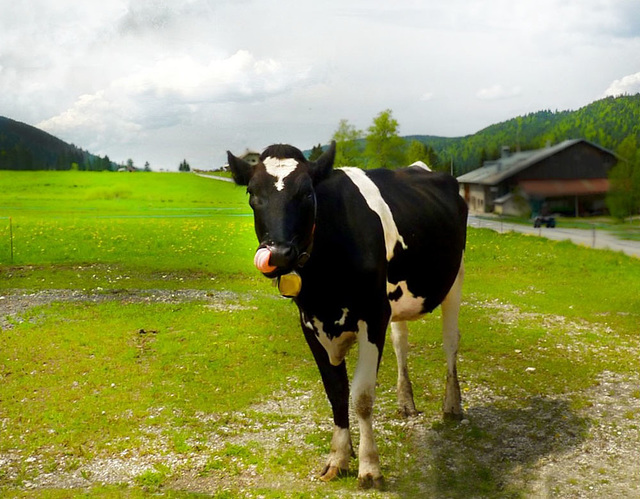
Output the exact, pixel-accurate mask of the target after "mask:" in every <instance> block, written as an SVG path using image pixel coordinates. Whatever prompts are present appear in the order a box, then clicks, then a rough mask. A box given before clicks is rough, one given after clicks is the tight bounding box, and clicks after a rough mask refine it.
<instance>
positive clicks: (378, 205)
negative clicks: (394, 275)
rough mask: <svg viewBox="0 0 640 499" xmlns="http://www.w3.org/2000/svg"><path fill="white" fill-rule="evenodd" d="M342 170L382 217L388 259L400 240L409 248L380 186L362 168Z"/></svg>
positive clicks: (350, 167)
mask: <svg viewBox="0 0 640 499" xmlns="http://www.w3.org/2000/svg"><path fill="white" fill-rule="evenodd" d="M340 170H342V171H343V172H344V173H346V174H347V176H348V177H349V178H350V179H351V181H352V182H353V183H354V184H355V186H356V187H357V188H358V190H359V191H360V194H362V197H363V198H364V200H365V201H366V202H367V204H368V205H369V208H371V210H373V211H374V212H375V213H376V214H377V215H378V216H379V217H380V221H381V222H382V229H383V231H384V243H385V247H386V250H387V261H390V260H391V259H392V258H393V250H394V249H395V247H396V244H397V243H398V242H399V243H400V244H401V245H402V247H403V248H404V249H407V245H406V244H405V243H404V239H403V238H402V236H401V235H400V232H398V227H397V226H396V222H395V220H394V219H393V215H392V214H391V209H390V208H389V205H388V204H387V203H386V202H385V200H384V199H383V198H382V194H380V189H378V186H377V185H376V184H374V183H373V181H372V180H371V179H370V178H369V177H368V176H367V174H366V173H365V172H364V171H362V170H361V169H360V168H354V167H352V166H347V167H344V168H340Z"/></svg>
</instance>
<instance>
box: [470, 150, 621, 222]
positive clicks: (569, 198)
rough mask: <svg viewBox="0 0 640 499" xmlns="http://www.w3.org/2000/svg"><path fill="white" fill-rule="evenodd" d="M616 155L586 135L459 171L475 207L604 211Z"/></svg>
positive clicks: (519, 211)
mask: <svg viewBox="0 0 640 499" xmlns="http://www.w3.org/2000/svg"><path fill="white" fill-rule="evenodd" d="M616 162H617V158H616V156H615V155H614V154H613V153H612V152H611V151H608V150H606V149H603V148H602V147H600V146H598V145H596V144H593V143H592V142H589V141H587V140H584V139H575V140H565V141H564V142H561V143H560V144H557V145H555V146H550V147H546V148H544V149H536V150H533V151H522V152H516V153H513V154H512V153H511V152H510V151H509V148H507V147H504V148H503V151H502V157H501V158H500V159H498V160H495V161H487V162H485V163H484V165H483V166H482V167H481V168H478V169H477V170H473V171H471V172H469V173H466V174H464V175H462V176H460V177H458V182H459V183H460V195H461V196H462V197H464V199H465V200H466V201H467V204H468V205H469V211H470V212H471V213H494V212H495V213H501V214H505V215H528V214H533V215H538V214H551V213H561V214H565V215H575V216H578V215H583V214H595V213H602V212H604V211H606V205H605V196H606V193H607V191H608V190H609V180H608V178H607V177H608V174H609V171H610V170H611V168H612V167H613V166H614V165H615V164H616Z"/></svg>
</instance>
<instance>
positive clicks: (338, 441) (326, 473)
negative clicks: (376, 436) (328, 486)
mask: <svg viewBox="0 0 640 499" xmlns="http://www.w3.org/2000/svg"><path fill="white" fill-rule="evenodd" d="M352 455H353V447H352V445H351V434H350V433H349V428H340V427H339V426H334V427H333V436H332V437H331V452H329V458H328V459H327V465H326V466H325V468H324V470H323V472H322V475H321V479H322V480H325V481H328V480H331V479H332V478H335V477H336V476H337V475H338V474H340V472H342V471H348V470H349V460H350V459H351V456H352Z"/></svg>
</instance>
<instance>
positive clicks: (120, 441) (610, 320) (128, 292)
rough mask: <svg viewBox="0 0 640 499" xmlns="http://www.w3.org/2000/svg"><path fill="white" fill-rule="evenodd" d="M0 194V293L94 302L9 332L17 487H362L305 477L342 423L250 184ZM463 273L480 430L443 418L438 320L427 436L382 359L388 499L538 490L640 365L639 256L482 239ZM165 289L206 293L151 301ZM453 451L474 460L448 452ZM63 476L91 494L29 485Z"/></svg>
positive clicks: (4, 443) (471, 406)
mask: <svg viewBox="0 0 640 499" xmlns="http://www.w3.org/2000/svg"><path fill="white" fill-rule="evenodd" d="M0 196H1V197H0V199H2V201H1V202H0V205H1V206H0V217H8V216H11V217H12V222H13V230H14V249H15V255H14V262H13V263H11V262H10V258H9V251H8V249H9V247H8V245H7V244H6V239H7V236H8V224H5V227H4V228H3V227H2V223H4V222H5V221H7V220H6V219H2V218H0V297H2V296H4V297H11V296H13V295H15V294H22V293H35V292H38V291H41V290H58V289H60V290H62V289H66V290H75V291H78V292H83V293H85V294H91V295H92V296H94V297H97V298H96V299H95V300H93V301H89V300H83V301H62V300H59V301H54V302H53V303H50V304H45V305H42V306H39V307H35V308H31V309H29V310H28V311H26V312H24V313H22V314H21V315H20V316H18V317H13V318H12V319H11V321H10V323H11V324H12V327H9V328H5V329H3V330H2V331H0V462H2V459H5V464H3V465H2V466H0V495H2V496H3V497H4V496H8V497H47V498H48V497H69V496H70V495H72V496H74V495H79V496H80V495H87V496H89V497H122V496H124V497H146V496H148V495H153V494H163V495H166V496H167V497H192V496H193V497H197V495H196V494H192V493H190V492H189V490H193V486H194V485H197V487H196V488H197V490H200V491H203V492H207V493H209V494H211V495H213V496H214V497H245V496H258V495H262V496H264V497H332V496H333V497H344V496H345V495H350V494H352V493H354V492H355V491H356V490H357V479H356V477H355V475H354V474H353V473H352V474H350V475H348V476H346V477H344V478H341V479H339V480H337V481H336V482H335V483H331V484H319V483H317V482H313V481H311V480H310V477H311V476H314V475H315V474H316V473H317V472H318V471H319V470H320V467H321V465H322V462H323V459H324V457H325V456H326V453H327V452H328V451H329V444H330V429H331V422H330V411H329V407H328V404H327V402H326V398H325V395H324V393H323V390H322V387H321V384H320V381H319V375H318V373H317V370H316V367H315V365H314V363H313V361H312V359H311V356H310V354H309V352H308V351H307V347H306V345H305V344H304V341H302V337H301V334H300V332H299V326H298V323H297V322H298V319H297V313H296V311H295V308H294V306H293V305H292V304H291V303H290V302H289V301H287V300H283V299H281V298H279V297H278V296H276V293H275V291H274V289H273V288H272V287H271V285H270V283H268V282H267V280H265V279H263V278H261V277H260V276H259V275H256V274H257V272H255V271H254V270H253V268H252V265H251V259H252V255H253V251H254V249H255V246H256V242H255V236H254V235H253V228H252V219H251V217H250V216H247V215H248V214H249V210H248V208H247V206H246V196H245V193H244V189H242V188H238V187H235V186H233V185H231V184H228V183H223V182H215V181H212V180H208V179H202V178H198V177H195V176H192V175H179V174H142V173H140V174H124V173H119V174H115V173H73V172H60V173H58V172H51V173H48V172H41V173H8V172H0ZM540 262H544V264H543V265H540ZM466 268H467V274H466V275H467V277H466V284H465V305H464V307H463V309H462V312H461V319H460V322H461V328H462V341H461V348H460V354H461V362H460V364H459V369H458V370H459V375H460V381H461V386H462V390H463V397H464V398H465V402H464V403H465V410H466V411H467V413H468V415H469V418H470V421H471V422H470V424H469V425H467V426H461V425H449V424H444V423H441V422H440V415H439V411H440V404H441V396H442V390H443V373H444V356H443V354H442V349H441V339H440V336H441V335H440V325H439V321H438V320H437V318H438V317H439V312H436V313H434V314H433V315H434V316H433V317H427V318H425V319H424V320H421V321H418V322H416V323H413V324H411V326H410V327H411V331H412V337H411V342H412V351H411V354H410V370H411V373H412V375H413V382H414V391H415V395H416V403H417V405H418V406H419V409H420V410H422V411H424V421H423V424H424V425H425V429H424V430H423V431H420V430H417V429H416V428H415V427H412V426H410V425H409V426H406V425H404V422H403V421H402V420H401V419H399V417H398V416H397V415H396V414H395V396H394V387H395V360H394V358H393V352H392V348H391V346H390V345H389V346H388V348H387V349H386V350H385V353H384V358H383V362H382V366H381V370H380V375H379V387H378V403H377V406H376V421H377V423H376V424H377V432H378V445H379V448H380V453H381V459H382V464H383V472H384V473H385V475H386V477H387V479H388V481H389V484H390V486H389V491H387V492H379V493H372V494H371V495H372V496H373V497H412V496H419V495H424V494H427V495H429V496H433V497H468V496H471V495H473V494H476V495H478V494H479V495H481V496H483V497H526V496H527V495H528V493H529V489H528V485H527V483H528V482H529V481H530V479H531V478H532V476H533V475H534V474H535V471H534V468H535V463H536V461H537V460H538V459H539V458H541V457H544V456H547V455H553V454H557V455H562V453H563V452H566V451H568V450H570V449H571V448H573V447H574V446H576V445H578V444H579V443H580V442H582V441H583V440H584V439H585V438H587V435H588V429H589V426H590V424H591V422H590V421H588V420H585V419H584V418H583V417H582V416H581V415H580V408H581V407H585V406H588V404H590V403H591V401H590V399H589V398H588V397H587V396H586V395H585V393H586V391H587V390H588V389H589V388H590V387H592V386H593V385H594V384H595V383H596V379H597V376H598V375H599V374H600V373H602V372H603V371H609V372H614V373H618V374H620V375H623V376H624V375H633V374H634V373H635V372H636V371H637V352H638V349H639V339H638V330H637V324H638V323H640V263H639V262H638V260H637V259H633V258H630V257H627V256H624V255H622V254H620V253H613V252H609V251H594V250H590V249H587V248H581V247H577V246H574V245H572V244H570V243H567V242H552V241H548V240H544V239H539V238H535V237H527V236H522V235H517V234H512V233H510V234H504V235H499V234H496V233H494V232H491V231H488V230H470V232H469V238H468V248H467V256H466ZM159 290H165V291H166V292H171V291H176V290H208V291H210V295H207V294H200V295H198V296H200V298H198V299H190V300H167V301H165V302H158V301H153V300H145V297H151V296H152V295H153V294H154V293H158V292H159ZM5 299H6V298H5ZM2 306H3V300H2V299H0V307H2ZM0 310H2V309H1V308H0ZM0 315H2V314H1V313H0ZM352 360H353V355H352V356H351V357H350V361H351V362H350V366H351V367H350V369H352V368H353V362H352ZM530 368H534V370H533V371H532V370H531V369H530ZM483 391H488V393H489V395H487V396H486V397H484V398H487V399H488V402H487V401H483V400H484V398H483V397H481V396H480V394H481V393H484V392H483ZM264 401H275V402H274V404H275V406H274V407H275V409H274V408H271V409H268V410H267V409H261V408H260V404H261V403H262V402H264ZM634 415H635V416H637V414H636V413H635V412H628V413H627V416H628V417H627V419H628V420H630V421H631V420H632V419H633V417H634ZM547 416H551V417H550V418H549V417H547ZM489 421H493V423H492V424H489V423H488V422H489ZM505 435H506V436H507V437H509V438H511V440H513V441H517V440H518V438H520V436H521V435H525V436H527V435H528V436H530V439H532V440H533V441H534V445H533V447H532V448H533V450H532V451H525V450H524V448H523V449H519V448H516V451H515V452H516V457H515V458H514V457H513V456H511V457H509V456H508V455H507V454H504V453H501V450H500V449H501V448H502V447H504V439H505ZM356 437H357V431H356ZM453 444H455V446H456V448H457V449H459V452H457V453H454V454H453V455H447V454H446V453H445V452H444V451H443V449H446V448H448V447H447V446H451V445H453ZM134 458H140V459H144V460H146V462H148V463H152V465H150V466H147V467H146V468H144V469H140V470H139V472H138V473H137V474H136V475H135V476H134V477H132V478H131V479H130V480H128V481H124V482H123V483H111V484H109V485H102V484H101V482H100V479H99V478H98V476H97V469H98V468H97V467H96V464H95V463H97V462H101V461H102V460H108V459H121V460H124V461H125V462H126V461H127V460H128V461H130V462H133V461H134ZM352 469H354V470H355V463H354V464H353V465H352ZM47 473H58V474H66V475H67V476H75V477H79V478H77V480H82V482H81V483H82V485H77V484H76V487H79V488H76V489H74V490H73V491H72V492H69V491H65V490H61V489H60V488H57V487H55V486H53V487H49V488H46V487H45V488H37V489H35V490H33V489H31V488H30V485H29V484H33V483H37V482H38V480H43V476H44V475H46V474H47ZM256 477H257V478H256Z"/></svg>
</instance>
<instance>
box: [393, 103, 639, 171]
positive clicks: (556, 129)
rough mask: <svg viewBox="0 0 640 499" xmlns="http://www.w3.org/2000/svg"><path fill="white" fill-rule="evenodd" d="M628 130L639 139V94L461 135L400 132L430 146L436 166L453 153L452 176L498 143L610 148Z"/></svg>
mask: <svg viewBox="0 0 640 499" xmlns="http://www.w3.org/2000/svg"><path fill="white" fill-rule="evenodd" d="M629 135H634V136H635V137H637V138H638V142H640V94H636V95H626V96H620V97H607V98H605V99H602V100H598V101H596V102H593V103H591V104H589V105H587V106H585V107H583V108H580V109H578V110H577V111H555V112H554V111H550V110H549V111H538V112H536V113H531V114H528V115H526V116H519V117H517V118H513V119H510V120H508V121H505V122H503V123H498V124H496V125H491V126H489V127H487V128H485V129H483V130H480V131H479V132H477V133H475V134H473V135H468V136H466V137H456V138H444V137H433V136H425V135H415V136H410V137H405V139H408V140H419V141H420V142H423V143H425V144H426V145H428V146H430V147H432V148H433V149H434V151H435V152H436V154H437V155H438V162H439V163H440V165H441V166H444V165H447V166H448V165H449V164H450V162H451V158H452V157H453V164H454V168H455V173H456V175H460V174H462V173H465V172H467V171H470V170H473V169H475V168H478V167H480V166H482V162H483V161H484V160H486V159H495V158H497V157H498V156H499V155H500V150H501V148H502V146H509V147H510V148H511V150H512V151H514V150H517V149H518V148H519V149H521V150H527V149H538V148H541V147H544V146H545V145H546V144H547V143H551V144H557V143H559V142H562V141H563V140H567V139H577V138H584V139H587V140H590V141H592V142H594V143H596V144H598V145H599V146H601V147H604V148H606V149H609V150H612V151H615V150H616V149H617V147H618V145H619V144H620V143H621V142H622V141H623V140H624V139H625V138H626V137H628V136H629Z"/></svg>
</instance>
